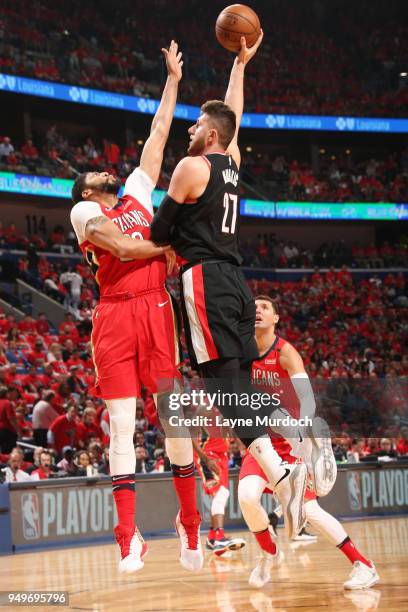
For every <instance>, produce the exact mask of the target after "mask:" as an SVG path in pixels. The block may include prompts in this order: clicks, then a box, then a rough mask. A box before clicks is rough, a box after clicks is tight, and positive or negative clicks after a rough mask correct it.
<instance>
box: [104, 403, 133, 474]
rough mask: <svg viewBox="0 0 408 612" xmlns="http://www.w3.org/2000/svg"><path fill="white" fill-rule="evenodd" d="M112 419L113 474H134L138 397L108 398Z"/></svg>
mask: <svg viewBox="0 0 408 612" xmlns="http://www.w3.org/2000/svg"><path fill="white" fill-rule="evenodd" d="M106 405H107V407H108V412H109V421H110V445H109V468H110V473H111V475H112V476H121V475H124V474H134V473H135V470H136V454H135V447H134V446H133V434H134V433H135V418H136V398H135V397H125V398H120V399H110V400H106Z"/></svg>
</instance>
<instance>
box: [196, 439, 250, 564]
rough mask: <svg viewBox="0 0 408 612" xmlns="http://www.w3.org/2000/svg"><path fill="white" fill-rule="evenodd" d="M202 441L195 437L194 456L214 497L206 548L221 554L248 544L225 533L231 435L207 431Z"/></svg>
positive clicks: (199, 470) (204, 487) (205, 485)
mask: <svg viewBox="0 0 408 612" xmlns="http://www.w3.org/2000/svg"><path fill="white" fill-rule="evenodd" d="M206 433H207V435H208V438H207V439H206V440H205V442H204V443H203V444H200V443H199V442H198V441H197V440H194V439H193V446H194V451H195V453H194V460H195V463H196V466H197V469H198V473H199V474H200V476H201V478H202V481H203V489H204V491H205V493H206V494H207V495H209V496H210V497H211V498H212V502H211V528H210V531H209V533H208V536H207V542H206V549H207V550H208V551H211V552H213V553H215V554H216V555H221V554H223V553H225V552H226V551H227V550H240V549H241V548H243V547H244V546H245V540H243V539H242V538H227V537H225V533H224V515H225V508H226V506H227V502H228V498H229V495H230V492H229V475H228V461H229V457H228V450H229V441H228V440H229V438H227V437H220V436H221V432H218V433H217V432H215V435H213V434H212V432H210V433H209V432H206Z"/></svg>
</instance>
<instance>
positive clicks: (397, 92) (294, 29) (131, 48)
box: [0, 0, 408, 116]
mask: <svg viewBox="0 0 408 612" xmlns="http://www.w3.org/2000/svg"><path fill="white" fill-rule="evenodd" d="M224 7H225V2H222V1H221V0H213V1H212V2H207V3H205V2H201V0H191V1H190V2H189V6H188V10H186V3H185V1H184V0H173V2H166V1H165V0H152V1H151V2H150V3H149V10H146V5H145V3H144V2H143V1H142V0H122V2H120V3H116V4H115V3H114V2H113V0H98V2H96V0H92V1H91V2H87V3H86V4H84V3H83V2H80V0H72V1H71V4H70V10H69V11H66V10H65V8H64V7H63V6H62V5H61V6H59V5H58V4H55V3H53V2H51V0H41V2H36V5H35V10H32V3H30V2H29V0H4V1H3V2H2V5H1V9H0V71H1V72H5V73H8V74H19V75H26V76H30V77H34V78H38V79H45V80H51V81H60V82H66V83H72V84H78V85H81V86H84V87H94V88H99V89H107V90H111V91H116V92H122V93H130V94H134V95H142V96H149V97H154V98H157V97H158V96H159V94H160V88H161V81H162V80H163V79H164V69H163V61H162V59H161V58H160V48H161V47H163V46H165V45H166V44H168V43H169V42H170V39H171V38H175V39H176V40H177V41H178V42H179V43H180V46H181V48H182V50H183V53H184V67H183V70H184V75H185V78H184V80H183V81H182V84H181V89H180V99H181V100H182V101H184V102H187V103H192V104H200V103H202V102H203V100H205V99H211V98H215V97H218V98H219V97H220V96H221V95H222V93H223V92H224V90H225V82H226V76H227V74H228V72H229V69H230V66H231V56H230V55H229V54H228V53H227V52H226V51H225V50H223V49H221V47H220V46H219V44H218V43H217V41H216V39H215V34H214V24H215V20H216V17H217V15H218V13H219V12H220V11H221V10H222V9H223V8H224ZM256 8H257V11H258V12H259V14H260V18H261V22H262V26H263V29H264V31H265V40H264V43H263V45H262V47H261V49H260V51H259V53H258V57H257V59H256V61H254V62H253V64H252V66H251V67H250V68H249V70H248V75H247V83H248V86H247V88H246V91H247V94H246V107H247V109H248V110H250V111H256V112H272V113H301V114H328V115H330V114H336V115H358V114H363V115H367V114H372V115H374V116H384V115H390V114H391V115H402V116H403V115H406V109H407V108H408V104H407V102H408V88H407V87H405V86H404V83H403V79H401V80H399V79H398V75H399V72H400V71H402V70H406V68H407V66H406V62H407V53H406V49H405V47H404V40H405V37H406V27H405V25H404V23H403V20H401V19H400V14H402V12H403V9H404V4H403V3H402V2H398V1H397V2H394V3H392V4H390V5H388V6H387V11H386V14H384V9H383V4H382V3H381V2H379V1H376V2H370V3H369V2H366V1H363V2H359V3H355V2H352V1H351V0H346V1H344V0H342V2H340V0H336V1H333V2H330V3H325V2H323V0H316V1H315V2H313V3H312V4H311V5H310V4H305V3H302V2H301V1H300V0H298V1H297V2H295V3H290V4H288V5H285V4H282V2H280V0H268V1H267V0H264V1H261V0H260V1H259V2H257V7H256ZM404 62H405V63H404Z"/></svg>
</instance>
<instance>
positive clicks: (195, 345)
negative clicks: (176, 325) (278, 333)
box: [181, 261, 259, 369]
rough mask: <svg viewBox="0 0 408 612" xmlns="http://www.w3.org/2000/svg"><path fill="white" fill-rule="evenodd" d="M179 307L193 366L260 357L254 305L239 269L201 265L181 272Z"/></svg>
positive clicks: (219, 263) (226, 264)
mask: <svg viewBox="0 0 408 612" xmlns="http://www.w3.org/2000/svg"><path fill="white" fill-rule="evenodd" d="M181 305H182V312H183V320H184V329H185V332H186V342H187V348H188V351H189V355H190V361H191V364H192V367H193V368H195V369H197V367H198V366H201V365H202V364H204V363H206V362H208V361H213V360H216V359H233V358H238V359H240V360H241V362H242V363H246V362H249V361H253V360H254V359H257V358H258V357H259V353H258V349H257V346H256V343H255V338H254V334H255V302H254V298H253V296H252V294H251V292H250V290H249V287H248V285H247V283H246V280H245V277H244V275H243V273H242V271H241V269H240V268H239V267H238V266H235V265H233V264H232V263H229V262H225V261H214V262H212V261H211V262H203V263H198V264H195V265H193V266H191V267H187V268H185V269H184V270H183V271H182V273H181Z"/></svg>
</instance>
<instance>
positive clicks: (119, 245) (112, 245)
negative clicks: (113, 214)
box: [85, 215, 170, 259]
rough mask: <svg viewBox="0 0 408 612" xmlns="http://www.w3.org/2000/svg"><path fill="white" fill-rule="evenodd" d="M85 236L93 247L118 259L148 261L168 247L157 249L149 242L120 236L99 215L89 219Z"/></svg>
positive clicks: (117, 230) (110, 222) (104, 218)
mask: <svg viewBox="0 0 408 612" xmlns="http://www.w3.org/2000/svg"><path fill="white" fill-rule="evenodd" d="M85 236H86V239H87V240H89V242H91V243H92V244H94V245H95V246H98V247H100V248H102V249H105V250H106V251H109V252H110V253H112V255H114V256H115V257H119V258H120V259H150V258H151V257H157V256H159V255H163V254H164V253H165V251H167V250H168V249H169V248H170V247H169V246H166V247H158V246H156V245H155V244H154V243H153V242H152V241H151V240H138V239H134V240H133V239H132V238H131V237H130V236H127V235H126V234H122V233H121V232H120V230H119V229H118V228H117V227H116V225H115V224H114V222H113V221H112V220H111V219H108V217H106V216H104V215H101V216H100V217H94V218H93V219H89V221H88V222H87V224H86V227H85Z"/></svg>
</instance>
